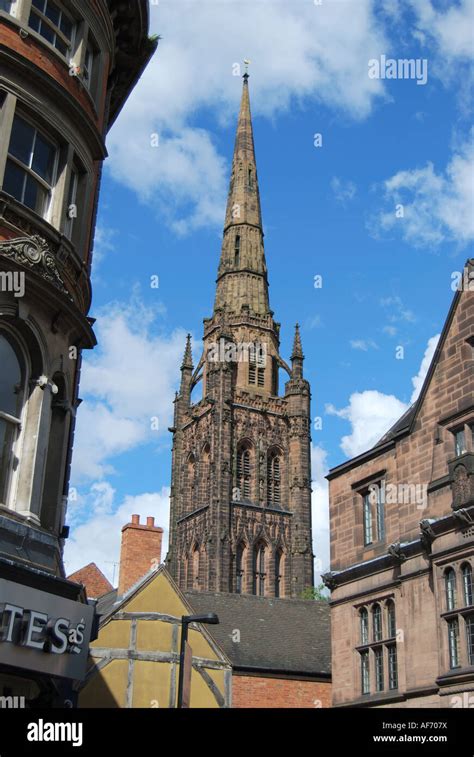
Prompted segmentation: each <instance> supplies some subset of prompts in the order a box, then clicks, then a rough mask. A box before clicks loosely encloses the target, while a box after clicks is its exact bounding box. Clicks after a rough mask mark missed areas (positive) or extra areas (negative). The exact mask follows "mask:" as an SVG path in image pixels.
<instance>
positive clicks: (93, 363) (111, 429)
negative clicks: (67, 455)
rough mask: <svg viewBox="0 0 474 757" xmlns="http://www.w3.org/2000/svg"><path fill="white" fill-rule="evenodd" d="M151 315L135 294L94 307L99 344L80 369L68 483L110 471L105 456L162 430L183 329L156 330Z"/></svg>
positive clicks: (153, 312)
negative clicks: (79, 402)
mask: <svg viewBox="0 0 474 757" xmlns="http://www.w3.org/2000/svg"><path fill="white" fill-rule="evenodd" d="M156 314H157V311H156V309H154V308H151V307H145V306H144V305H143V304H142V303H141V302H140V300H139V299H138V298H137V297H136V296H135V297H133V298H132V301H131V302H130V303H128V304H127V303H109V304H108V305H107V306H106V307H105V308H103V310H102V311H100V312H99V318H98V320H97V324H96V331H97V336H98V340H99V345H100V346H99V347H98V348H97V349H96V351H95V352H94V353H92V354H91V355H90V356H89V355H88V356H87V357H86V358H85V360H84V364H83V369H82V376H81V394H82V396H83V397H84V402H83V403H82V405H81V406H80V408H79V410H78V416H77V429H76V441H75V447H74V457H73V484H77V483H81V482H83V481H84V480H86V481H91V480H95V479H100V478H102V477H104V476H106V475H108V474H110V473H111V472H113V468H112V467H111V463H110V459H111V458H114V457H115V456H116V455H119V454H122V453H124V452H127V451H130V450H132V449H133V448H135V447H136V446H137V445H139V444H143V443H145V442H150V443H153V442H155V441H157V439H159V438H161V437H162V435H163V434H167V431H166V429H167V428H168V426H169V425H170V423H171V418H172V410H173V397H174V391H175V388H176V384H177V381H178V380H179V365H180V362H181V358H182V355H183V352H184V346H185V332H184V330H176V331H174V332H173V333H172V334H171V335H167V334H162V333H160V329H159V327H158V325H157V324H156ZM153 419H157V421H158V430H154V429H153V425H154V424H153V423H152V420H153ZM155 425H156V424H155Z"/></svg>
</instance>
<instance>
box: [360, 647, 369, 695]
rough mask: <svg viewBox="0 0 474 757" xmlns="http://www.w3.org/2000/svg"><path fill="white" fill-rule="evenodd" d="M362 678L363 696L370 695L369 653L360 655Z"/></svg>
mask: <svg viewBox="0 0 474 757" xmlns="http://www.w3.org/2000/svg"><path fill="white" fill-rule="evenodd" d="M360 677H361V690H362V694H369V693H370V677H369V653H368V652H367V651H366V652H361V653H360Z"/></svg>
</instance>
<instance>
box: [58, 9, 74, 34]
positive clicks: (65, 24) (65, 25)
mask: <svg viewBox="0 0 474 757" xmlns="http://www.w3.org/2000/svg"><path fill="white" fill-rule="evenodd" d="M59 28H60V29H61V31H62V33H63V34H64V35H65V36H66V37H67V38H68V39H72V22H71V21H70V20H69V18H68V17H67V16H66V15H65V14H64V13H63V14H62V16H61V23H60V25H59Z"/></svg>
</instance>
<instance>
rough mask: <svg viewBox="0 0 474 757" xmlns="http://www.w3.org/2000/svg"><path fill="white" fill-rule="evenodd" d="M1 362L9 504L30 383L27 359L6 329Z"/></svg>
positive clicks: (2, 447)
mask: <svg viewBox="0 0 474 757" xmlns="http://www.w3.org/2000/svg"><path fill="white" fill-rule="evenodd" d="M0 366H1V371H0V504H3V505H6V504H7V499H8V489H9V484H10V479H11V474H12V472H13V470H14V468H15V446H16V442H17V439H18V436H19V432H20V428H21V415H22V410H23V402H24V396H25V392H24V387H25V384H26V361H25V359H24V357H23V354H22V351H21V349H20V347H19V345H18V344H17V343H15V342H14V341H13V340H12V339H10V337H9V335H8V336H7V334H6V332H0Z"/></svg>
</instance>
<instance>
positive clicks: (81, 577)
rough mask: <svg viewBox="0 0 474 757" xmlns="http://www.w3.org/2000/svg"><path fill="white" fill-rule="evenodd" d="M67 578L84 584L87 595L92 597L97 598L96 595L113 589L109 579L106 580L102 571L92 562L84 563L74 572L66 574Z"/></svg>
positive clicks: (98, 595) (99, 595)
mask: <svg viewBox="0 0 474 757" xmlns="http://www.w3.org/2000/svg"><path fill="white" fill-rule="evenodd" d="M68 580H69V581H74V582H75V583H77V584H82V585H83V586H85V587H86V591H87V596H88V597H91V598H93V599H97V597H101V596H102V595H103V594H107V592H109V591H112V589H113V586H112V584H111V583H110V581H108V580H107V578H106V577H105V576H104V574H103V573H102V571H101V570H99V568H98V567H97V565H96V564H95V563H93V562H91V563H89V565H85V566H84V567H83V568H81V569H80V570H77V571H76V572H75V573H71V575H70V576H68Z"/></svg>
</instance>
